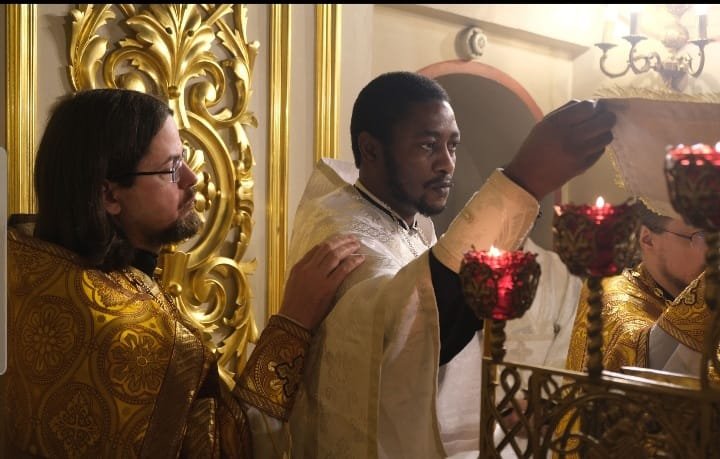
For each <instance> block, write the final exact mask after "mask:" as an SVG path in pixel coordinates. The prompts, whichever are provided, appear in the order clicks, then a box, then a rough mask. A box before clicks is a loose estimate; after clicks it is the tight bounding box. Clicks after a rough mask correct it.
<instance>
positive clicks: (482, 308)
mask: <svg viewBox="0 0 720 459" xmlns="http://www.w3.org/2000/svg"><path fill="white" fill-rule="evenodd" d="M535 257H536V254H533V253H529V252H523V251H516V252H500V251H496V250H495V249H491V250H490V251H489V252H483V251H476V250H475V249H473V250H471V251H469V252H467V253H466V254H465V257H464V258H463V262H462V265H461V267H460V281H461V284H462V288H463V294H464V296H465V301H466V303H467V305H468V306H469V307H470V308H471V309H472V310H473V312H474V313H475V315H476V316H477V317H478V318H479V319H481V320H483V321H484V326H485V327H484V328H485V340H484V343H485V346H484V352H485V357H486V358H484V359H483V365H482V380H483V387H482V394H481V402H480V403H481V409H480V413H481V419H480V425H481V429H482V431H484V432H492V429H493V426H494V425H495V422H496V421H497V420H498V419H500V418H501V417H502V414H501V413H502V412H504V411H506V410H507V409H510V408H512V409H514V410H517V411H519V406H518V404H517V401H516V398H515V395H516V394H517V392H518V389H519V386H518V384H515V385H514V387H512V388H510V387H508V386H507V385H506V384H501V386H502V387H503V389H505V396H504V397H503V399H502V400H501V402H500V403H499V404H497V403H495V389H496V387H497V386H498V382H497V365H498V364H500V363H501V362H502V360H503V358H504V357H505V349H504V343H505V324H506V322H507V321H508V320H510V319H515V318H518V317H521V316H522V315H523V314H525V311H527V309H528V308H529V307H530V305H531V304H532V302H533V299H534V298H535V292H536V291H537V286H538V281H539V279H540V265H539V264H538V263H537V262H536V261H535ZM488 353H489V354H490V357H491V358H490V359H488V358H487V357H488ZM506 376H507V375H506ZM509 378H510V379H512V380H513V381H516V382H517V381H519V379H520V377H519V375H518V374H517V372H514V373H513V374H512V376H509ZM519 428H520V426H517V428H516V429H514V430H513V431H512V435H515V434H517V433H518V432H519ZM512 435H511V436H512ZM491 440H492V436H489V437H488V436H481V444H480V451H481V452H482V451H483V450H487V451H490V450H493V445H492V441H491Z"/></svg>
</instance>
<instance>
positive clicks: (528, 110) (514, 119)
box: [418, 60, 559, 249]
mask: <svg viewBox="0 0 720 459" xmlns="http://www.w3.org/2000/svg"><path fill="white" fill-rule="evenodd" d="M418 73H420V74H422V75H425V76H427V77H430V78H433V79H435V80H436V81H437V82H438V83H440V84H441V85H442V86H443V87H444V88H445V90H446V91H447V92H448V95H449V96H450V100H451V103H452V106H453V109H454V110H455V117H456V119H457V123H458V126H459V128H460V132H461V145H460V147H459V148H458V154H457V163H456V167H455V176H454V177H455V186H454V187H453V189H452V191H451V193H450V198H449V199H448V204H447V207H446V208H445V210H444V211H443V212H442V213H441V214H439V215H436V216H434V217H433V221H434V223H435V227H436V231H437V234H438V235H440V234H442V233H443V232H445V230H446V229H447V227H448V225H449V224H450V222H451V221H452V219H453V218H454V217H455V215H457V213H458V212H459V211H460V209H462V207H463V206H464V205H465V203H466V202H467V200H468V199H469V198H470V197H471V196H472V194H473V193H474V192H475V191H476V190H477V189H478V188H479V186H480V185H481V184H482V183H483V182H484V181H485V179H486V178H487V177H488V176H489V175H490V173H491V172H492V171H493V170H495V169H496V168H498V167H502V166H504V165H505V164H507V163H508V162H509V161H510V159H511V158H512V157H513V155H514V154H515V152H516V151H517V150H518V148H519V147H520V145H521V143H522V141H523V140H524V139H525V137H526V136H527V134H528V133H529V132H530V129H532V127H533V126H534V125H535V123H536V122H537V121H538V120H540V119H541V118H542V116H543V113H542V111H541V110H540V107H539V106H538V105H537V103H536V102H535V100H533V98H532V97H531V96H530V94H529V93H528V92H527V90H525V88H523V87H522V85H520V83H518V82H517V80H515V79H514V78H512V77H511V76H509V75H508V74H506V73H504V72H502V71H500V70H498V69H497V68H495V67H492V66H489V65H487V64H483V63H480V62H474V61H461V60H453V61H444V62H438V63H435V64H432V65H429V66H427V67H424V68H422V69H420V70H419V71H418ZM558 201H559V191H558V193H556V194H554V195H549V196H547V197H546V198H545V199H543V201H542V202H541V210H542V215H541V217H540V218H539V219H538V221H537V223H536V224H535V227H534V228H533V230H532V232H531V234H530V237H531V238H532V239H533V240H534V241H535V242H537V243H538V244H540V245H541V246H543V247H545V248H548V249H549V248H552V214H553V205H554V204H555V203H556V202H558Z"/></svg>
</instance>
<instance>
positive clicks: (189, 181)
mask: <svg viewBox="0 0 720 459" xmlns="http://www.w3.org/2000/svg"><path fill="white" fill-rule="evenodd" d="M197 182H198V178H197V175H195V173H194V172H193V171H192V169H190V166H188V165H187V163H186V162H185V161H183V162H182V164H181V165H180V180H178V186H179V187H180V188H183V189H185V188H190V187H192V186H194V185H195V184H196V183H197Z"/></svg>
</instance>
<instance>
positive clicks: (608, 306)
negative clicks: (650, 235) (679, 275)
mask: <svg viewBox="0 0 720 459" xmlns="http://www.w3.org/2000/svg"><path fill="white" fill-rule="evenodd" d="M602 286H603V294H602V304H603V309H602V321H603V324H602V336H603V367H604V368H605V369H607V370H612V371H619V370H620V367H621V366H623V365H628V366H638V367H644V366H647V350H648V349H647V342H648V337H649V334H650V328H651V327H652V326H653V324H654V323H655V321H656V320H657V319H658V318H659V317H660V315H661V314H662V312H663V310H665V308H666V306H667V304H666V301H665V299H663V297H662V293H661V291H660V290H659V289H658V287H657V285H656V284H655V281H653V280H652V278H651V277H650V275H649V274H648V273H647V271H646V270H645V269H644V267H643V265H642V264H640V266H638V269H636V270H630V269H626V270H625V271H623V272H622V274H619V275H617V276H613V277H608V278H605V279H603V281H602ZM588 294H589V291H588V288H587V284H584V285H583V288H582V291H581V292H580V302H579V304H578V309H577V313H576V315H575V324H574V325H573V333H572V338H571V339H570V349H569V350H568V358H567V365H566V366H567V368H568V369H570V370H575V371H585V368H586V364H587V355H586V354H587V312H588V302H587V298H588Z"/></svg>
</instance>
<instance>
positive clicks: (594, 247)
mask: <svg viewBox="0 0 720 459" xmlns="http://www.w3.org/2000/svg"><path fill="white" fill-rule="evenodd" d="M553 245H554V249H555V252H557V254H558V255H559V256H560V259H561V260H562V261H563V262H564V263H565V265H566V266H567V268H568V270H569V271H570V272H571V273H572V274H575V275H577V276H581V277H587V286H588V289H589V291H590V293H589V295H588V306H589V308H588V331H587V334H588V364H587V366H588V373H589V374H590V377H591V378H599V377H600V375H601V374H602V369H603V364H602V353H601V350H602V316H601V310H602V283H601V280H602V278H603V277H606V276H613V275H615V274H617V273H619V272H620V271H622V270H623V269H624V268H626V267H630V266H632V265H633V264H635V261H636V260H637V253H638V248H637V218H636V216H635V212H634V208H633V203H631V202H629V201H628V202H625V203H623V204H621V205H619V206H610V205H608V204H605V205H601V206H597V205H596V206H588V205H574V204H566V205H563V206H556V207H555V217H554V219H553Z"/></svg>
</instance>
